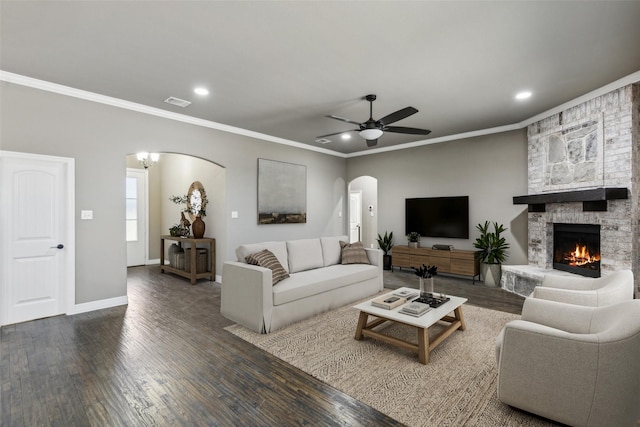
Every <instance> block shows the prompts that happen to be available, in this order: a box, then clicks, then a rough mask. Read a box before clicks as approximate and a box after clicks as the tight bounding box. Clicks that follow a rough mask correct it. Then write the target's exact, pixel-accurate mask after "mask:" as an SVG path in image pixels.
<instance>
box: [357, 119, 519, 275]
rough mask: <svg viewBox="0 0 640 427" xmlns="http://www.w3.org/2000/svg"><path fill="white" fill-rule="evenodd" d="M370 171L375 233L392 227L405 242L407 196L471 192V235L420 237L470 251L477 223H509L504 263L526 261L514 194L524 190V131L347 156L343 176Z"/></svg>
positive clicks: (396, 238) (396, 240)
mask: <svg viewBox="0 0 640 427" xmlns="http://www.w3.org/2000/svg"><path fill="white" fill-rule="evenodd" d="M363 175H369V176H373V177H375V178H377V180H378V203H377V206H378V216H377V217H378V232H380V233H384V232H385V231H393V236H394V243H395V244H406V242H407V239H406V237H405V230H404V200H405V198H409V197H438V196H469V222H470V224H469V228H470V239H469V240H463V239H444V238H426V237H423V238H422V239H421V245H422V246H429V247H430V246H431V245H433V244H434V243H441V244H450V245H454V247H455V248H456V249H473V242H474V241H475V239H476V238H477V237H478V232H477V231H476V229H475V225H476V224H478V223H481V222H482V223H484V221H485V220H489V221H497V222H498V223H502V224H504V225H505V227H508V228H509V230H507V233H506V235H505V237H506V238H507V240H508V242H509V243H510V245H511V250H510V252H509V258H508V259H507V262H506V263H505V264H527V208H526V206H522V205H513V200H512V197H513V196H519V195H523V194H527V135H526V130H524V129H522V130H518V131H512V132H505V133H501V134H495V135H488V136H480V137H475V138H468V139H462V140H457V141H450V142H446V143H440V144H432V145H426V146H422V147H416V148H408V149H405V150H398V151H392V152H386V153H380V154H375V155H370V156H362V157H354V158H350V159H349V161H348V163H347V180H348V181H349V182H350V181H351V180H353V179H355V178H357V177H359V176H363Z"/></svg>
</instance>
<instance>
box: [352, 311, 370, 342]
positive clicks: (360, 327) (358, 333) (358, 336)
mask: <svg viewBox="0 0 640 427" xmlns="http://www.w3.org/2000/svg"><path fill="white" fill-rule="evenodd" d="M368 318H369V315H368V314H367V313H365V312H364V311H361V312H360V318H359V319H358V327H357V328H356V336H355V339H357V340H361V339H362V330H363V329H364V327H365V326H367V319H368Z"/></svg>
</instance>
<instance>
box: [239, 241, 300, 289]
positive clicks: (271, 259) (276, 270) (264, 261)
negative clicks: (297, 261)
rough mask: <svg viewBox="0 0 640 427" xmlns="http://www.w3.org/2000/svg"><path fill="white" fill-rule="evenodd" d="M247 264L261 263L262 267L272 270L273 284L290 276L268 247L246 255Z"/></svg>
mask: <svg viewBox="0 0 640 427" xmlns="http://www.w3.org/2000/svg"><path fill="white" fill-rule="evenodd" d="M245 260H246V261H247V264H253V265H259V266H260V267H264V268H268V269H269V270H271V278H272V283H271V284H272V285H275V284H276V283H278V282H279V281H281V280H283V279H286V278H287V277H289V273H287V272H286V271H285V269H284V268H283V267H282V264H280V261H278V258H276V256H275V255H274V254H273V252H271V251H270V250H268V249H264V250H262V251H260V252H256V253H254V254H251V255H248V256H246V257H245Z"/></svg>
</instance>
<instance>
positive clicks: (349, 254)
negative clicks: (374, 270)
mask: <svg viewBox="0 0 640 427" xmlns="http://www.w3.org/2000/svg"><path fill="white" fill-rule="evenodd" d="M340 247H341V248H342V256H341V259H342V264H369V258H368V257H367V252H366V251H365V250H364V245H363V244H362V242H354V243H347V242H340Z"/></svg>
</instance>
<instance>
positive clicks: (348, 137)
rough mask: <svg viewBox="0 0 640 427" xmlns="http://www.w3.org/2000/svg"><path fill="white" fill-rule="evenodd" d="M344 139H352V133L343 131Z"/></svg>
mask: <svg viewBox="0 0 640 427" xmlns="http://www.w3.org/2000/svg"><path fill="white" fill-rule="evenodd" d="M342 139H344V140H345V141H346V140H347V139H351V135H349V134H348V133H343V134H342Z"/></svg>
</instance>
